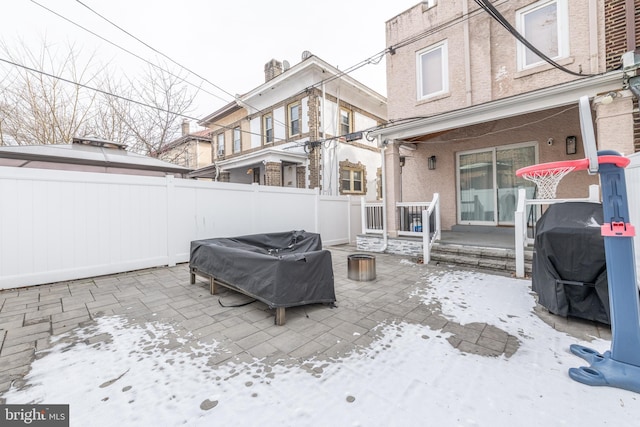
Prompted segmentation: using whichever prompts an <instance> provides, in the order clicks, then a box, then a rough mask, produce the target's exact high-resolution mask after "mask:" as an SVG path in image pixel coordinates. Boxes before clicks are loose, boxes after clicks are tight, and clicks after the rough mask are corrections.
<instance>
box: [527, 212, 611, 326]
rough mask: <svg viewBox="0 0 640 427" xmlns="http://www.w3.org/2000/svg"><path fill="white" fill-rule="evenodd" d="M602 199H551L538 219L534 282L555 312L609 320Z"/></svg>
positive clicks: (542, 300) (533, 286) (549, 307)
mask: <svg viewBox="0 0 640 427" xmlns="http://www.w3.org/2000/svg"><path fill="white" fill-rule="evenodd" d="M602 223H603V212H602V205H601V204H599V203H586V202H584V203H583V202H575V203H574V202H568V203H557V204H553V205H549V208H548V209H547V211H546V212H545V213H544V214H543V215H542V217H541V218H540V220H539V221H538V223H537V224H536V236H535V243H534V249H535V253H534V256H533V271H532V277H531V285H532V288H533V291H534V292H536V293H537V294H538V298H539V303H540V304H541V305H542V306H544V307H546V308H547V309H548V310H549V311H550V312H551V313H554V314H557V315H560V316H565V317H566V316H574V317H580V318H583V319H587V320H594V321H598V322H601V323H607V324H609V323H610V320H609V319H610V318H609V287H608V283H607V269H606V259H605V252H604V238H603V237H602V235H601V234H600V226H601V225H602Z"/></svg>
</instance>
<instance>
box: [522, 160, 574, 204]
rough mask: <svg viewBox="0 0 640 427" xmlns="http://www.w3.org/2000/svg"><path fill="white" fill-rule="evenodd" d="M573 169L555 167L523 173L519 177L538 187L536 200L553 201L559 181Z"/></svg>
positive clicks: (571, 167) (569, 167) (570, 167)
mask: <svg viewBox="0 0 640 427" xmlns="http://www.w3.org/2000/svg"><path fill="white" fill-rule="evenodd" d="M574 169H575V167H573V166H565V167H557V168H552V169H545V170H534V171H530V172H524V173H522V174H521V175H520V176H521V177H522V178H524V179H526V180H529V181H531V182H533V183H535V184H536V186H537V187H538V193H537V195H536V199H555V198H556V188H557V187H558V184H559V183H560V180H561V179H562V178H564V176H565V175H566V174H568V173H569V172H571V171H573V170H574Z"/></svg>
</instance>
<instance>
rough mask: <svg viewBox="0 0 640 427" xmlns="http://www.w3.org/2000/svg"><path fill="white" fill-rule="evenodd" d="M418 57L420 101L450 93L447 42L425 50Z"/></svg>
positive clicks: (417, 72) (417, 71)
mask: <svg viewBox="0 0 640 427" xmlns="http://www.w3.org/2000/svg"><path fill="white" fill-rule="evenodd" d="M416 55H417V57H416V68H417V69H416V75H417V80H418V81H417V87H418V100H419V101H420V100H423V99H427V98H430V97H432V96H435V95H439V94H442V93H446V92H448V91H449V66H448V55H447V41H446V40H445V41H442V42H440V43H438V44H436V45H433V46H430V47H428V48H426V49H423V50H421V51H419V52H418V53H417V54H416Z"/></svg>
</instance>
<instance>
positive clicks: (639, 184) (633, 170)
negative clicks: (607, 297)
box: [624, 153, 640, 287]
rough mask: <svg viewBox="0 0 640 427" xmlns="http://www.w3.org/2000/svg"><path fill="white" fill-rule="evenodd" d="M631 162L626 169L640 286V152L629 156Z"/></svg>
mask: <svg viewBox="0 0 640 427" xmlns="http://www.w3.org/2000/svg"><path fill="white" fill-rule="evenodd" d="M629 159H631V163H629V166H627V167H626V169H625V170H624V174H625V175H624V177H625V181H626V182H627V199H628V202H629V222H630V223H631V225H633V226H634V227H635V229H636V235H635V237H634V238H633V246H634V248H633V250H634V252H635V256H636V257H635V258H636V280H637V281H638V287H640V153H635V154H632V155H630V156H629Z"/></svg>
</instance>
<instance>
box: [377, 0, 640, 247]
mask: <svg viewBox="0 0 640 427" xmlns="http://www.w3.org/2000/svg"><path fill="white" fill-rule="evenodd" d="M492 3H493V5H494V7H495V8H496V9H497V11H498V13H499V14H500V15H502V16H503V17H504V18H505V19H506V21H507V22H508V23H510V24H511V25H512V26H513V27H514V28H515V29H516V30H517V31H518V32H519V33H520V34H522V35H523V36H524V37H525V38H526V39H527V40H528V41H530V42H531V43H532V44H533V45H534V46H536V47H537V48H538V49H539V50H540V51H541V52H542V53H544V54H546V56H548V57H549V58H551V59H552V60H553V61H555V64H556V65H557V66H554V65H551V64H550V63H548V62H546V61H545V60H543V59H541V57H540V56H538V55H537V54H536V53H534V52H533V51H531V50H530V49H528V48H527V47H525V45H524V44H523V43H522V42H521V41H518V40H517V39H516V38H515V37H514V35H512V34H511V33H510V32H508V31H507V29H506V28H505V27H504V26H503V25H501V24H500V23H499V22H497V20H496V19H494V18H492V17H491V16H490V15H489V14H488V13H487V12H486V11H484V10H483V9H481V8H480V7H479V5H478V4H477V3H476V2H475V1H473V0H458V1H444V0H430V1H424V2H421V3H419V4H417V5H416V6H414V7H412V8H410V9H408V10H406V11H405V12H403V13H401V14H399V15H397V16H395V17H393V18H392V19H390V20H388V21H387V23H386V38H387V46H388V53H389V54H388V55H387V87H388V104H387V105H388V106H387V111H388V116H389V120H390V121H391V123H392V124H391V125H388V126H386V127H384V128H382V129H379V130H376V131H374V132H371V133H370V134H369V135H370V137H375V138H377V139H378V142H379V144H380V146H381V147H385V148H384V152H385V154H384V156H385V157H384V159H385V161H384V164H385V171H384V176H385V178H384V179H385V186H386V194H384V200H385V205H386V210H387V212H388V214H387V216H386V224H387V229H388V234H389V236H390V237H395V235H394V230H395V229H396V227H395V224H396V223H397V220H398V218H397V215H398V214H397V211H396V209H395V206H396V202H418V201H429V200H431V199H432V197H433V193H439V194H440V198H441V199H440V200H441V212H442V218H441V221H442V223H441V224H442V229H443V230H449V229H452V228H455V227H460V226H466V225H473V226H490V227H496V226H513V224H514V210H515V201H516V197H515V196H516V195H517V190H518V188H520V187H524V188H526V189H527V191H528V193H529V194H530V195H533V192H534V191H535V186H533V184H531V183H529V182H528V181H525V180H523V179H520V178H516V176H515V171H516V170H517V169H519V168H521V167H523V166H527V165H531V164H535V163H542V162H550V161H558V160H575V159H579V158H582V157H584V153H583V149H582V139H581V129H580V123H579V115H578V99H579V98H580V97H581V96H584V95H588V96H589V97H590V99H591V104H592V110H593V111H592V113H593V118H594V123H595V127H596V138H597V141H598V149H614V150H617V151H620V152H622V153H624V154H632V153H633V152H635V151H639V150H640V144H639V135H640V133H639V128H640V126H639V123H640V122H639V119H638V113H637V105H638V104H637V102H638V101H637V98H636V96H637V94H636V95H634V93H633V91H632V90H630V89H631V88H632V84H630V79H631V78H632V77H634V76H636V75H637V74H638V66H639V65H640V57H639V56H638V53H639V52H637V51H636V46H637V40H638V39H639V37H640V31H639V28H640V25H639V22H640V14H639V13H638V11H639V10H640V1H639V0H626V1H625V0H619V1H605V0H589V1H571V0H535V1H534V0H510V1H502V2H497V1H494V2H492ZM638 83H639V86H640V82H638ZM634 108H635V110H634ZM634 111H635V112H634ZM403 118H412V119H406V120H401V119H403ZM594 183H597V176H589V175H588V174H587V173H586V172H584V171H581V172H574V173H572V174H570V175H568V176H567V177H565V178H564V179H563V180H562V182H561V183H560V185H559V187H558V192H557V197H559V198H562V197H586V196H587V188H588V185H589V184H594Z"/></svg>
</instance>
